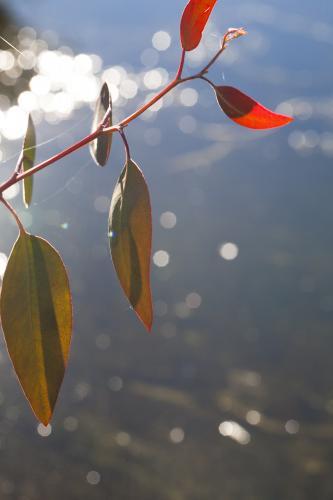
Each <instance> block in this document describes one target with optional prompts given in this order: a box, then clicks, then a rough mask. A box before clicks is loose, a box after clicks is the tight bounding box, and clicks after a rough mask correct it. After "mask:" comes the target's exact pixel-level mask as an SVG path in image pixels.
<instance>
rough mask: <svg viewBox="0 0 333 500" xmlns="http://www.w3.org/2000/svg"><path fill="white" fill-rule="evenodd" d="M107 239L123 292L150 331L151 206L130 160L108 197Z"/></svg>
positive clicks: (143, 184)
mask: <svg viewBox="0 0 333 500" xmlns="http://www.w3.org/2000/svg"><path fill="white" fill-rule="evenodd" d="M109 238H110V249H111V255H112V260H113V264H114V267H115V269H116V272H117V275H118V278H119V280H120V283H121V286H122V288H123V290H124V292H125V295H126V297H127V298H128V300H129V301H130V303H131V305H132V306H133V308H134V310H135V312H136V313H137V315H138V316H139V318H140V319H141V321H142V322H143V324H144V325H145V326H146V328H147V329H148V330H150V329H151V326H152V317H153V313H152V300H151V290H150V260H151V240H152V220H151V205H150V197H149V191H148V186H147V184H146V181H145V179H144V177H143V174H142V172H141V170H140V169H139V167H138V166H137V165H136V164H135V163H134V162H133V161H132V160H130V161H129V162H128V163H127V164H126V165H125V167H124V169H123V171H122V173H121V175H120V177H119V179H118V182H117V185H116V187H115V190H114V193H113V196H112V201H111V208H110V215H109Z"/></svg>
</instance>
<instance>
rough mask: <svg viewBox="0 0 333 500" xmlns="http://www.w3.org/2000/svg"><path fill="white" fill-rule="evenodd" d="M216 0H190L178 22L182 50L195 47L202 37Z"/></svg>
mask: <svg viewBox="0 0 333 500" xmlns="http://www.w3.org/2000/svg"><path fill="white" fill-rule="evenodd" d="M215 4H216V0H190V1H189V3H188V4H187V5H186V7H185V10H184V12H183V16H182V20H181V23H180V38H181V42H182V47H183V49H184V50H187V51H191V50H193V49H195V48H196V47H197V46H198V45H199V43H200V41H201V37H202V32H203V30H204V29H205V26H206V24H207V21H208V19H209V16H210V14H211V12H212V10H213V8H214V6H215Z"/></svg>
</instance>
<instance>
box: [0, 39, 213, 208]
mask: <svg viewBox="0 0 333 500" xmlns="http://www.w3.org/2000/svg"><path fill="white" fill-rule="evenodd" d="M220 54H221V49H220V50H219V51H218V53H217V54H216V56H215V57H214V58H213V59H212V60H211V61H210V62H209V64H208V65H207V66H205V68H204V69H203V70H202V71H200V72H199V73H197V74H196V75H193V76H189V77H186V78H182V77H181V76H182V72H183V69H184V63H185V55H186V53H185V50H183V51H182V55H181V59H180V63H179V68H178V71H177V74H176V76H175V78H174V79H173V80H172V81H171V82H170V83H169V84H168V85H167V86H166V87H165V88H164V89H162V90H161V91H160V92H159V93H158V94H157V95H156V96H154V97H153V98H152V99H150V100H149V101H148V102H147V103H146V104H144V105H143V106H141V107H140V108H139V109H138V110H136V111H135V112H134V113H132V114H131V115H129V116H128V117H127V118H125V119H124V120H122V121H121V122H120V123H118V124H117V125H113V126H112V127H107V128H105V126H104V123H103V122H102V123H101V124H100V126H99V127H98V128H97V130H95V132H92V133H91V134H89V135H87V136H86V137H84V138H83V139H81V140H80V141H78V142H76V143H75V144H73V145H72V146H70V147H68V148H66V149H64V150H63V151H61V152H60V153H57V154H56V155H54V156H52V157H51V158H49V159H47V160H45V161H43V162H41V163H39V164H38V165H35V166H34V167H32V168H30V169H29V170H26V171H25V172H17V171H16V170H17V169H16V170H15V172H14V174H13V175H12V176H11V177H10V178H9V179H7V181H5V182H4V183H2V184H1V185H0V196H1V194H2V193H3V192H4V191H5V190H6V189H8V188H9V187H11V186H13V185H14V184H16V183H17V182H19V181H22V180H23V179H25V178H27V177H30V176H31V175H34V174H35V173H37V172H39V171H40V170H43V169H44V168H46V167H48V166H49V165H52V164H53V163H56V162H57V161H58V160H61V159H62V158H64V157H65V156H68V155H69V154H71V153H73V152H74V151H77V150H78V149H80V148H82V147H83V146H85V145H87V144H89V143H90V142H91V141H93V140H94V139H97V137H99V136H100V135H102V134H111V133H113V132H120V131H121V130H122V129H123V128H124V127H126V126H127V125H128V124H129V123H131V122H132V121H133V120H135V119H136V118H137V117H138V116H140V115H142V113H144V112H145V111H147V109H149V108H150V107H151V106H153V105H154V104H155V103H156V102H157V101H159V100H160V99H162V97H164V96H165V95H166V94H168V93H169V92H170V91H171V90H172V89H174V88H175V87H177V85H179V84H180V83H184V82H186V81H189V80H195V79H197V78H201V77H202V76H203V75H204V74H205V73H207V71H208V68H209V67H210V66H211V65H212V64H213V63H214V62H215V61H216V59H217V58H218V57H219V55H220ZM108 112H109V110H108V111H107V112H106V115H105V117H107V116H108ZM105 117H104V119H105ZM104 119H103V120H104ZM5 204H6V203H5Z"/></svg>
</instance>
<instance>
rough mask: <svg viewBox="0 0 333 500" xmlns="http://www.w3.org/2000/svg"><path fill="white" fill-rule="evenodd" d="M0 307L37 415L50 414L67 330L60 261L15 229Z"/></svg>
mask: <svg viewBox="0 0 333 500" xmlns="http://www.w3.org/2000/svg"><path fill="white" fill-rule="evenodd" d="M0 312H1V321H2V328H3V332H4V335H5V339H6V343H7V348H8V352H9V355H10V357H11V360H12V363H13V365H14V369H15V371H16V374H17V376H18V379H19V382H20V384H21V386H22V389H23V391H24V393H25V395H26V397H27V399H28V401H29V403H30V405H31V407H32V410H33V411H34V413H35V415H36V417H37V418H38V420H40V421H41V422H42V423H43V424H44V425H47V424H48V422H49V421H50V419H51V416H52V413H53V409H54V406H55V403H56V399H57V396H58V392H59V389H60V386H61V383H62V380H63V377H64V373H65V368H66V364H67V360H68V355H69V347H70V340H71V334H72V303H71V294H70V289H69V283H68V277H67V273H66V269H65V266H64V264H63V262H62V260H61V258H60V256H59V254H58V253H57V252H56V250H55V249H54V248H53V247H52V246H51V245H50V244H49V243H48V242H47V241H45V240H43V239H41V238H39V237H36V236H31V235H30V234H27V233H24V232H23V231H21V234H20V236H19V237H18V239H17V241H16V243H15V245H14V247H13V250H12V252H11V255H10V257H9V260H8V264H7V268H6V271H5V275H4V278H3V284H2V290H1V298H0Z"/></svg>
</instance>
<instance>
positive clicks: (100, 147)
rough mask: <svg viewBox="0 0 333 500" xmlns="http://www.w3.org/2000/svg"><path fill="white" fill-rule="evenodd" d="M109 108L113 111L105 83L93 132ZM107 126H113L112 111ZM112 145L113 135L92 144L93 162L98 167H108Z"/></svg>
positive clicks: (95, 116)
mask: <svg viewBox="0 0 333 500" xmlns="http://www.w3.org/2000/svg"><path fill="white" fill-rule="evenodd" d="M109 107H110V108H111V110H112V100H111V94H110V91H109V87H108V85H107V83H104V84H103V86H102V89H101V92H100V95H99V98H98V101H97V104H96V109H95V114H94V120H93V126H92V130H93V131H95V130H96V129H97V127H98V126H99V124H100V123H101V121H102V120H103V117H104V116H105V113H106V112H107V110H108V109H109ZM105 126H106V127H111V126H112V111H111V113H110V116H109V117H108V119H107V120H106V122H105ZM111 144H112V134H109V135H101V136H99V137H98V138H97V139H95V140H94V141H92V142H91V143H90V153H91V156H92V157H93V160H94V161H95V162H96V163H97V165H99V166H101V167H104V165H106V163H107V161H108V159H109V156H110V151H111Z"/></svg>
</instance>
